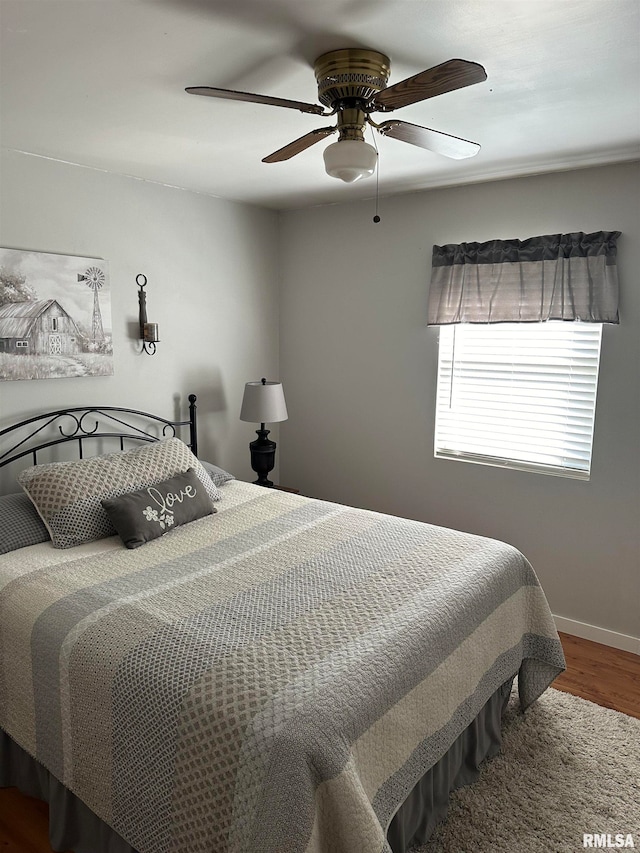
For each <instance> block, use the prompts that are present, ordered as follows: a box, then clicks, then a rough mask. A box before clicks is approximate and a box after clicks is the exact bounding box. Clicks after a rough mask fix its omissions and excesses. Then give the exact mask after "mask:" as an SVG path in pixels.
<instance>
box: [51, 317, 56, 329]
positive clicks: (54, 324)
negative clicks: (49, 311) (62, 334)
mask: <svg viewBox="0 0 640 853" xmlns="http://www.w3.org/2000/svg"><path fill="white" fill-rule="evenodd" d="M51 331H52V332H57V331H58V318H57V317H52V318H51Z"/></svg>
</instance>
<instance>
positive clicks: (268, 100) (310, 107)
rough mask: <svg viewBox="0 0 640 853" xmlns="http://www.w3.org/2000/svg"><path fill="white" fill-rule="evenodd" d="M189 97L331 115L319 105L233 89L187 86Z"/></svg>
mask: <svg viewBox="0 0 640 853" xmlns="http://www.w3.org/2000/svg"><path fill="white" fill-rule="evenodd" d="M185 92H188V93H189V94H190V95H207V96H208V97H210V98H226V99H227V100H229V101H249V102H250V103H253V104H269V105H270V106H272V107H289V109H292V110H300V112H301V113H313V114H314V115H317V116H323V115H331V114H330V113H326V112H325V111H324V109H323V108H322V107H321V106H320V105H319V104H305V103H304V101H289V100H287V98H272V97H271V96H270V95H254V94H252V93H251V92H235V91H234V90H233V89H215V88H213V87H211V86H189V87H188V88H187V89H185Z"/></svg>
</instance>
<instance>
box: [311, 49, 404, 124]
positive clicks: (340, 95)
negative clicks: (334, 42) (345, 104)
mask: <svg viewBox="0 0 640 853" xmlns="http://www.w3.org/2000/svg"><path fill="white" fill-rule="evenodd" d="M314 71H315V75H316V80H317V81H318V99H319V101H320V103H322V104H324V105H325V106H327V107H331V109H334V107H335V106H336V105H338V104H340V102H341V101H344V100H345V99H348V100H351V99H356V100H358V101H363V102H365V101H368V100H369V99H370V98H372V97H373V96H374V95H376V94H377V93H378V92H380V91H381V90H382V89H385V88H386V86H387V81H388V79H389V73H390V71H391V60H390V59H389V57H388V56H385V55H384V53H378V51H377V50H365V49H362V48H346V49H343V50H331V51H329V53H323V54H322V56H319V57H318V59H316V61H315V66H314Z"/></svg>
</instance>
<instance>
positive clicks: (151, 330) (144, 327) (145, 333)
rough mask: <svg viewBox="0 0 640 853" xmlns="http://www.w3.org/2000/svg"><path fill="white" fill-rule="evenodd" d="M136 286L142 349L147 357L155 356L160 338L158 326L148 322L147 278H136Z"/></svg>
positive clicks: (141, 275)
mask: <svg viewBox="0 0 640 853" xmlns="http://www.w3.org/2000/svg"><path fill="white" fill-rule="evenodd" d="M136 284H137V285H138V306H139V322H140V340H141V341H142V349H143V350H144V352H146V353H147V355H155V352H156V344H157V343H158V342H159V341H160V338H159V337H158V324H157V323H149V322H148V321H147V294H146V293H145V291H144V288H145V287H146V286H147V277H146V275H143V274H142V273H138V275H137V276H136Z"/></svg>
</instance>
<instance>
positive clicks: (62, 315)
mask: <svg viewBox="0 0 640 853" xmlns="http://www.w3.org/2000/svg"><path fill="white" fill-rule="evenodd" d="M112 374H113V345H112V334H111V289H110V286H109V272H108V265H107V262H106V261H104V260H101V259H99V258H79V257H76V256H74V255H55V254H48V253H46V252H25V251H21V250H20V249H2V248H0V380H2V381H7V380H18V379H58V378H64V377H77V376H111V375H112Z"/></svg>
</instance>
